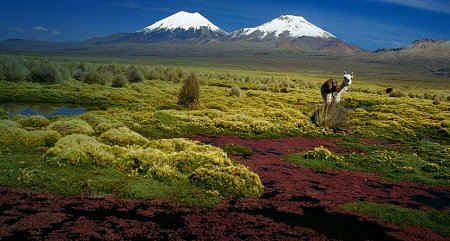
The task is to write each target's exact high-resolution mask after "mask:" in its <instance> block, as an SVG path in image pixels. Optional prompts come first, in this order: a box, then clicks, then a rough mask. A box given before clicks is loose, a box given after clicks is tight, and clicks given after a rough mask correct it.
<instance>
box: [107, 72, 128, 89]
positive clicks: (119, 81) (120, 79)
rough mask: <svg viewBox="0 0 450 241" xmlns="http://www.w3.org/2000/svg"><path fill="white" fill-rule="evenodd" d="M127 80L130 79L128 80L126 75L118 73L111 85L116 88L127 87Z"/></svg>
mask: <svg viewBox="0 0 450 241" xmlns="http://www.w3.org/2000/svg"><path fill="white" fill-rule="evenodd" d="M127 82H128V80H127V77H125V75H123V74H117V75H115V76H114V78H113V79H112V83H111V86H112V87H116V88H121V87H125V85H126V84H127Z"/></svg>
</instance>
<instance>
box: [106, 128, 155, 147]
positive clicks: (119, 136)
mask: <svg viewBox="0 0 450 241" xmlns="http://www.w3.org/2000/svg"><path fill="white" fill-rule="evenodd" d="M99 140H100V141H101V142H103V143H105V144H108V145H118V146H131V145H141V146H145V145H147V144H148V143H149V140H148V139H147V138H145V137H143V136H142V135H140V134H138V133H136V132H134V131H132V130H130V129H128V128H127V127H120V128H117V129H110V130H109V131H107V132H105V133H103V134H102V135H101V136H100V138H99Z"/></svg>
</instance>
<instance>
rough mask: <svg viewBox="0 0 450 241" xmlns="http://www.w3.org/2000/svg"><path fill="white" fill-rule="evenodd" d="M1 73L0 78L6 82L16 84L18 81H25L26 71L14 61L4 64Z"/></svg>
mask: <svg viewBox="0 0 450 241" xmlns="http://www.w3.org/2000/svg"><path fill="white" fill-rule="evenodd" d="M1 72H2V75H3V76H2V77H3V78H4V79H5V80H7V81H14V82H17V81H20V80H25V78H26V76H27V69H26V68H25V67H24V66H22V65H21V64H19V63H17V62H16V61H14V60H11V62H9V63H6V64H5V66H4V67H3V68H2V71H1Z"/></svg>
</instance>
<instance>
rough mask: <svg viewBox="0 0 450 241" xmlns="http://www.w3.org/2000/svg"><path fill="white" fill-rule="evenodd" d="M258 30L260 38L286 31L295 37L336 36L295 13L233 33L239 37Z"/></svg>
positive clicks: (235, 36) (234, 36)
mask: <svg viewBox="0 0 450 241" xmlns="http://www.w3.org/2000/svg"><path fill="white" fill-rule="evenodd" d="M258 32H259V35H258V37H259V38H260V39H264V38H265V37H267V36H268V35H272V34H273V35H274V36H275V37H279V36H280V35H281V34H283V33H285V32H288V34H289V36H290V37H294V38H298V37H302V36H308V37H321V38H335V36H334V35H332V34H331V33H329V32H327V31H325V30H323V29H321V28H319V27H317V26H315V25H314V24H312V23H310V22H308V21H307V20H306V19H305V18H303V17H301V16H293V15H282V16H280V17H278V18H276V19H273V20H271V21H269V22H267V23H264V24H263V25H260V26H258V27H255V28H243V29H240V30H237V31H235V32H234V33H233V35H232V38H239V37H242V36H246V35H251V34H254V33H255V34H256V33H258Z"/></svg>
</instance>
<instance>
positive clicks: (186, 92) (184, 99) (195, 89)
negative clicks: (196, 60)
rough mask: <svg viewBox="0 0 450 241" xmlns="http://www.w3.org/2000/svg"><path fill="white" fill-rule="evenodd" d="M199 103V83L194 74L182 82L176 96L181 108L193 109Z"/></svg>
mask: <svg viewBox="0 0 450 241" xmlns="http://www.w3.org/2000/svg"><path fill="white" fill-rule="evenodd" d="M199 103H200V82H199V81H198V79H197V77H196V75H195V73H191V75H190V76H189V77H187V78H186V80H185V81H184V85H183V87H182V88H181V90H180V92H179V94H178V104H179V105H181V106H183V107H194V106H196V105H198V104H199Z"/></svg>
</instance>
